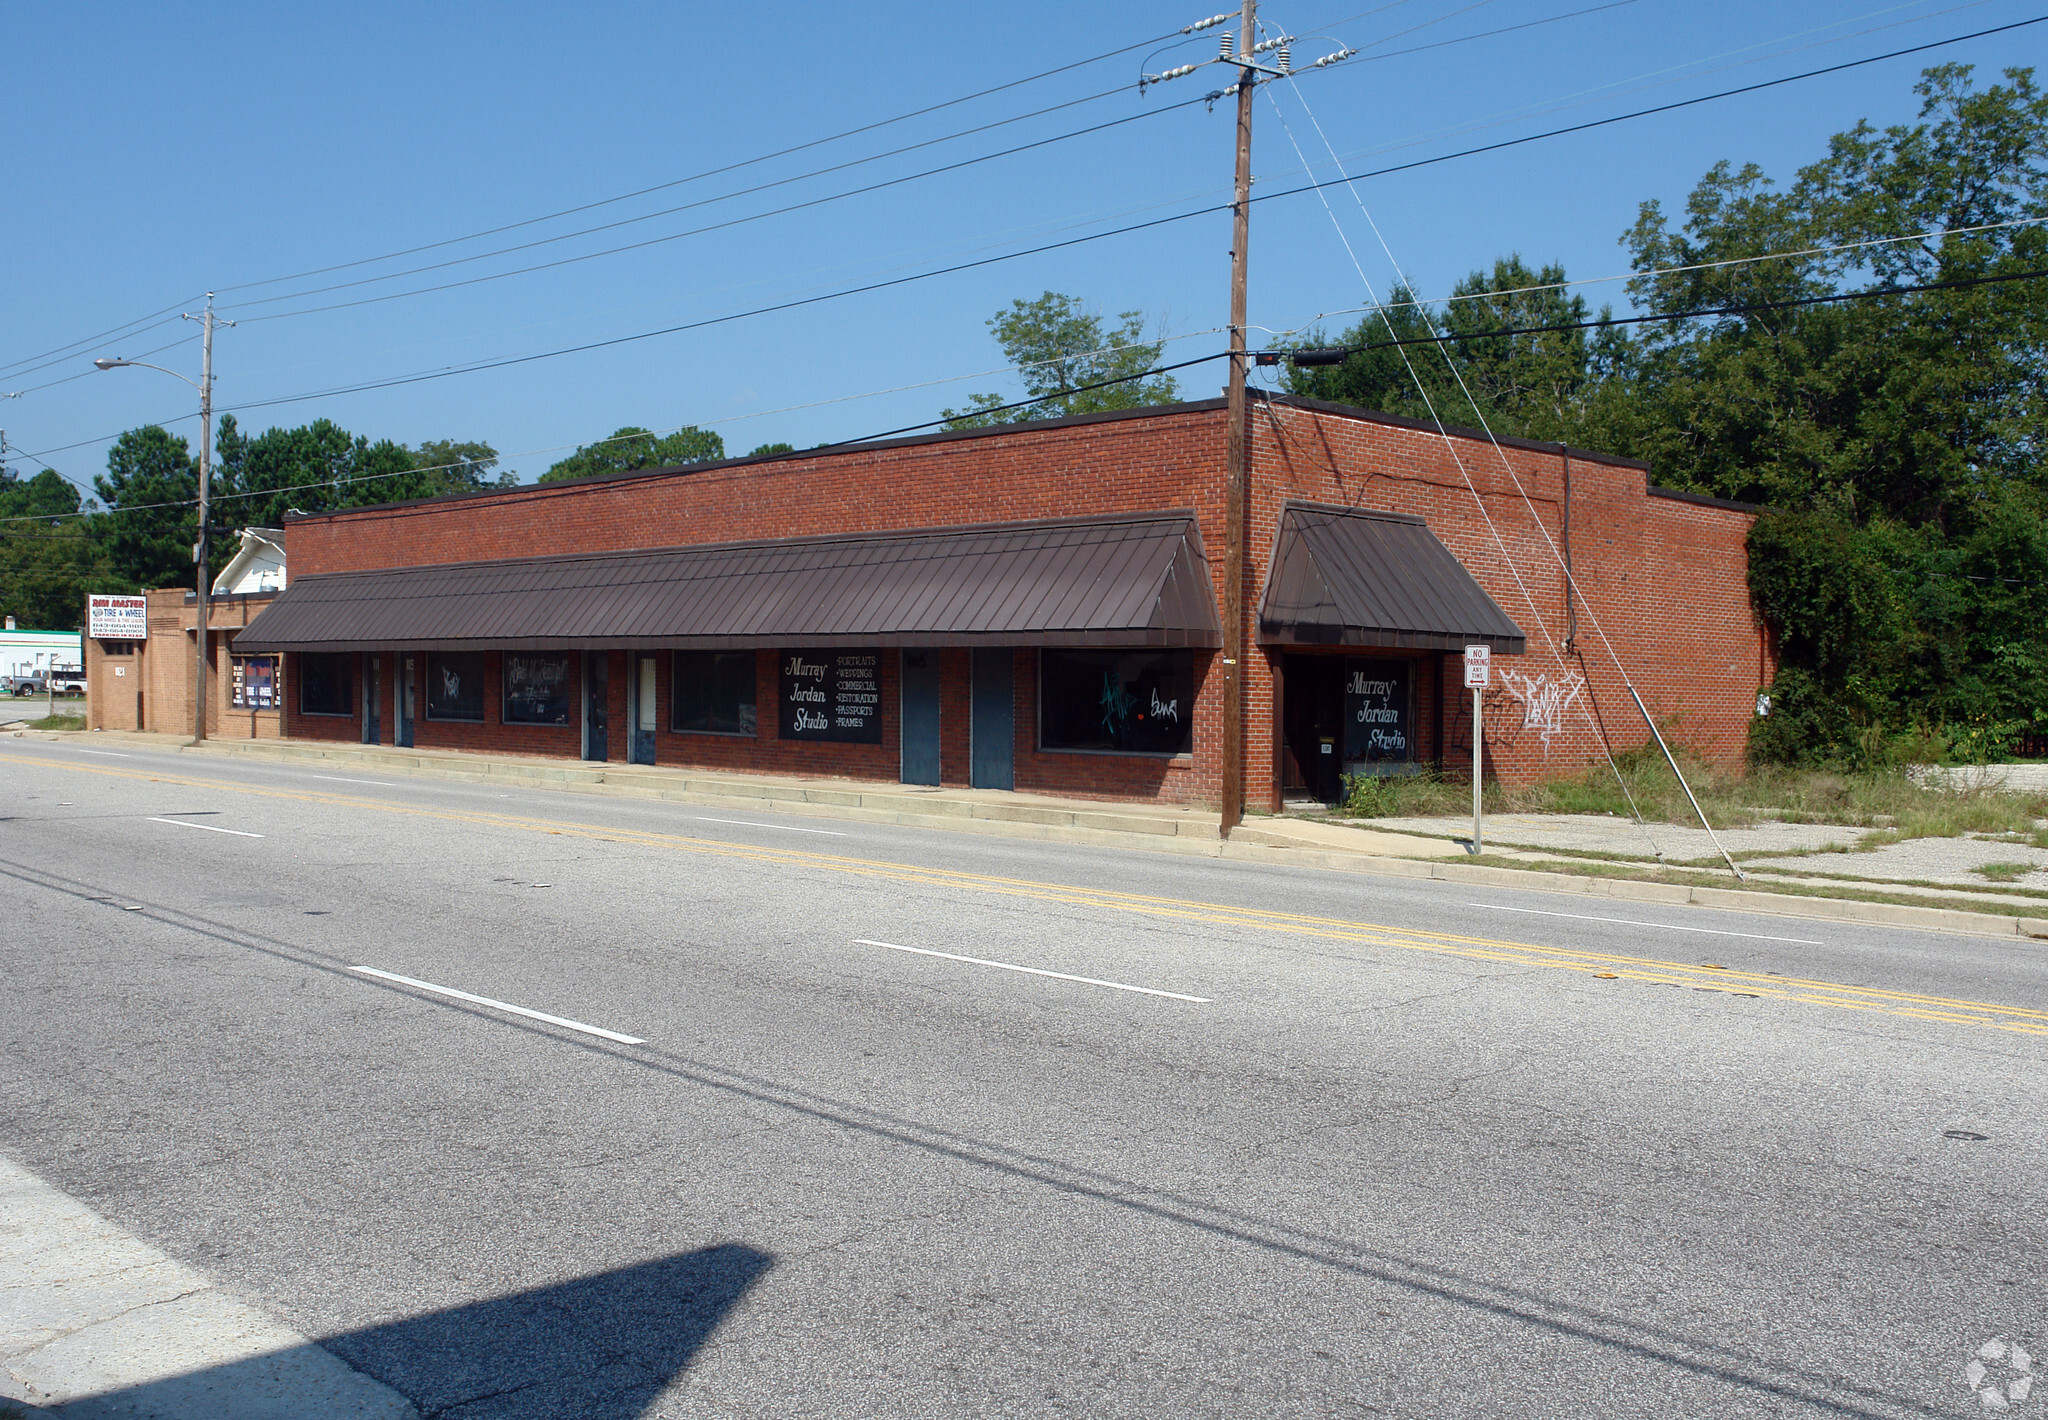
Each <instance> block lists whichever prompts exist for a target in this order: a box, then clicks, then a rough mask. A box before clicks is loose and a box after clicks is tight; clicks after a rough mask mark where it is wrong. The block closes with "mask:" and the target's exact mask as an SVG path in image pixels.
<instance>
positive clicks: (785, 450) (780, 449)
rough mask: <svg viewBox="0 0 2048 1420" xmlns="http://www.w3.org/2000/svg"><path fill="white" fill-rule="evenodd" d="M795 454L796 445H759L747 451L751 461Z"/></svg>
mask: <svg viewBox="0 0 2048 1420" xmlns="http://www.w3.org/2000/svg"><path fill="white" fill-rule="evenodd" d="M795 452H796V445H795V444H757V445H755V446H754V447H753V448H751V449H749V450H747V457H748V458H750V459H765V458H767V457H768V456H769V455H770V454H793V453H795Z"/></svg>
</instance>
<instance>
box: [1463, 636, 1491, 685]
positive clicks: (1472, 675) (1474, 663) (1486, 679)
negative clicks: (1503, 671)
mask: <svg viewBox="0 0 2048 1420" xmlns="http://www.w3.org/2000/svg"><path fill="white" fill-rule="evenodd" d="M1492 685H1493V647H1491V646H1467V647H1466V648H1465V689H1467V690H1488V689H1491V688H1492Z"/></svg>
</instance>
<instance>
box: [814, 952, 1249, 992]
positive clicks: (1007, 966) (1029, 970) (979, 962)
mask: <svg viewBox="0 0 2048 1420" xmlns="http://www.w3.org/2000/svg"><path fill="white" fill-rule="evenodd" d="M853 940H854V941H855V942H856V943H858V944H859V945H861V946H863V947H887V948H888V949H889V950H890V951H892V952H916V953H917V954H918V955H919V956H921V957H944V958H945V959H946V960H947V961H964V962H967V963H969V964H971V965H973V966H993V967H998V968H1000V969H1001V970H1003V971H1021V972H1024V973H1025V974H1026V975H1029V976H1050V977H1053V978H1054V979H1056V980H1059V981H1078V982H1080V983H1081V984H1082V985H1083V986H1107V987H1108V988H1109V989H1110V990H1112V991H1136V992H1137V993H1138V994H1140V995H1142V996H1164V997H1166V998H1167V999H1169V1000H1173V1001H1193V1002H1194V1003H1195V1004H1196V1005H1198V1006H1207V1005H1211V1004H1213V1003H1212V1002H1211V1001H1210V999H1209V998H1208V997H1207V996H1183V995H1181V994H1180V992H1178V991H1157V990H1154V989H1153V988H1152V987H1150V986H1128V985H1126V984H1125V983H1123V982H1121V981H1103V980H1101V979H1100V978H1097V977H1093V976H1069V975H1068V974H1067V973H1066V972H1064V971H1047V970H1045V969H1044V968H1043V967H1036V966H1017V965H1015V964H1014V963H1011V962H1006V961H989V960H987V959H986V958H983V957H963V956H961V955H960V954H959V953H957V952H935V951H933V950H931V949H930V948H929V947H906V946H902V945H900V944H899V943H896V942H877V941H875V940H874V939H873V938H871V937H855V938H854V939H853Z"/></svg>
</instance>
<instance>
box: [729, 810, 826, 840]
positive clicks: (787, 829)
mask: <svg viewBox="0 0 2048 1420" xmlns="http://www.w3.org/2000/svg"><path fill="white" fill-rule="evenodd" d="M695 817H696V820H697V822H699V823H736V824H739V825H741V826H742V827H745V828H779V829H781V830H782V831H783V832H784V833H823V834H826V835H828V836H830V837H833V838H844V837H846V835H845V834H843V833H841V832H840V831H839V830H838V829H836V828H798V827H796V826H795V825H794V824H787V823H755V822H754V821H753V820H752V819H750V818H706V817H705V816H704V815H703V814H697V815H696V816H695Z"/></svg>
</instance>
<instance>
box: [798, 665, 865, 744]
mask: <svg viewBox="0 0 2048 1420" xmlns="http://www.w3.org/2000/svg"><path fill="white" fill-rule="evenodd" d="M775 656H776V661H777V681H778V685H779V688H780V690H781V699H782V709H781V720H780V723H779V724H778V725H777V727H776V733H777V734H778V735H779V736H780V737H781V738H783V739H785V740H824V741H831V742H836V743H839V744H867V745H876V744H880V743H881V742H882V656H881V653H880V652H879V651H837V650H832V651H777V652H776V653H775Z"/></svg>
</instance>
